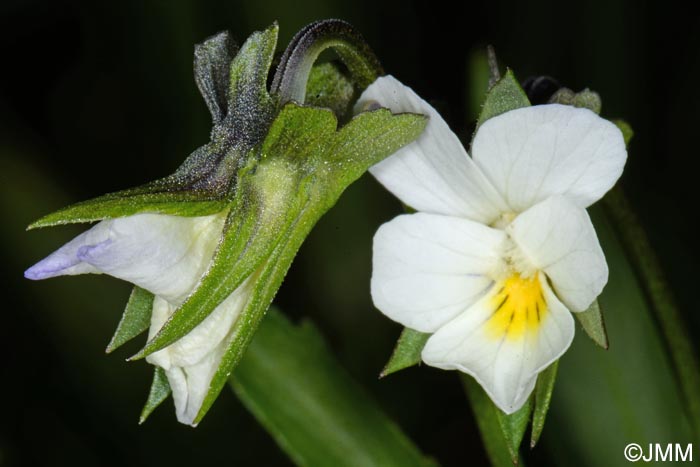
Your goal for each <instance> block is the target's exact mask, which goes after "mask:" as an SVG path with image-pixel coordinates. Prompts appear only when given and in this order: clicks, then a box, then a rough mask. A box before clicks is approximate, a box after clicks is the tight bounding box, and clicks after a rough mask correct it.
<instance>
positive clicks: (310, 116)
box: [25, 20, 426, 425]
mask: <svg viewBox="0 0 700 467" xmlns="http://www.w3.org/2000/svg"><path fill="white" fill-rule="evenodd" d="M276 41H277V25H276V24H275V25H273V26H271V27H270V28H268V29H267V30H265V31H261V32H256V33H254V34H253V35H252V36H251V37H250V38H249V39H248V40H247V41H246V42H245V43H244V44H243V46H242V47H241V48H240V50H238V49H237V48H236V47H235V45H234V44H233V42H232V41H231V40H230V38H229V36H228V34H227V33H221V34H218V35H216V36H214V37H212V38H210V39H208V40H207V41H205V42H204V43H203V44H200V45H199V46H197V48H196V50H195V79H196V81H197V84H198V86H199V89H200V91H201V93H202V95H203V97H204V99H205V101H206V103H207V106H208V107H209V110H210V112H211V115H212V121H213V128H212V131H211V141H210V142H209V143H207V144H206V145H204V146H202V147H201V148H199V149H197V150H196V151H194V153H192V154H191V155H190V157H189V158H188V159H187V160H186V161H185V162H184V163H183V164H182V166H181V167H180V168H179V169H178V170H177V171H176V172H175V173H174V174H172V175H171V176H169V177H165V178H163V179H161V180H157V181H155V182H152V183H149V184H147V185H144V186H142V187H138V188H134V189H131V190H125V191H122V192H117V193H112V194H108V195H104V196H102V197H99V198H96V199H94V200H90V201H86V202H84V203H79V204H76V205H73V206H69V207H67V208H65V209H62V210H60V211H58V212H56V213H53V214H50V215H48V216H45V217H44V218H42V219H40V220H39V221H37V222H35V223H34V224H32V226H30V227H32V228H34V227H46V226H52V225H58V224H66V223H75V222H93V221H101V222H99V223H98V224H97V225H95V226H94V227H93V228H91V229H90V230H88V231H87V232H85V233H83V234H81V235H79V236H78V237H76V238H75V239H74V240H72V241H70V242H69V243H67V244H66V245H64V246H63V247H61V248H60V249H59V250H57V251H56V252H54V253H53V254H51V255H50V256H48V257H47V258H46V259H44V260H42V261H40V262H39V263H37V264H36V265H34V266H32V267H31V268H29V269H28V270H27V271H26V273H25V275H26V277H28V278H29V279H46V278H49V277H54V276H61V275H73V274H85V273H106V274H109V275H112V276H114V277H117V278H120V279H124V280H126V281H129V282H131V283H133V284H135V285H136V286H137V287H138V288H140V289H143V291H145V292H143V293H144V294H150V295H149V298H151V299H152V300H150V301H149V300H146V301H145V302H144V303H146V305H145V306H140V308H139V307H136V308H135V309H136V310H137V311H133V310H131V309H130V308H129V306H127V311H125V313H124V318H123V321H122V323H124V322H125V321H124V320H126V321H129V320H131V322H130V325H128V326H124V327H123V329H125V331H124V334H120V332H121V329H122V326H121V325H120V327H119V329H118V330H117V334H115V337H119V339H118V341H119V343H120V344H121V343H123V342H125V341H126V340H128V339H130V338H132V337H135V336H136V335H137V334H138V333H139V332H140V331H143V330H145V328H146V326H142V324H143V322H144V319H143V318H144V317H145V319H146V320H147V321H150V327H149V333H148V334H149V335H148V342H147V343H146V345H145V347H144V348H143V349H142V350H141V351H140V352H139V353H138V354H137V355H136V356H135V357H132V358H144V357H145V358H146V359H147V360H148V361H149V362H150V363H152V364H154V365H156V366H158V367H159V368H161V369H162V370H164V371H165V374H166V376H167V381H168V383H162V384H164V385H166V387H167V385H168V384H169V389H171V390H172V394H173V398H174V400H175V406H176V413H177V417H178V420H180V421H181V422H183V423H187V424H191V425H196V424H197V423H198V422H199V420H201V418H202V417H203V416H204V414H205V413H206V411H207V410H208V409H209V407H210V406H211V404H212V403H213V401H214V399H215V398H216V396H217V394H218V393H219V391H221V389H222V388H223V387H224V385H225V384H226V381H227V380H228V378H229V376H230V375H231V372H232V370H233V368H234V367H235V365H236V364H237V363H238V361H240V359H241V358H242V355H243V353H244V351H245V349H246V347H247V345H248V343H249V342H250V340H251V339H252V337H253V335H254V333H255V330H256V328H257V326H258V325H259V323H260V320H261V319H262V318H263V316H264V314H265V311H266V310H267V308H268V306H269V305H270V303H271V301H272V299H273V297H274V295H275V293H276V291H277V289H278V288H279V286H280V285H281V282H282V280H283V278H284V275H285V274H286V272H287V269H288V268H289V266H290V264H291V262H292V259H293V258H294V255H295V253H296V251H297V250H298V249H299V247H300V245H301V243H302V242H303V241H304V239H305V238H306V236H307V235H308V233H309V232H310V230H311V228H312V227H313V226H314V225H315V223H316V222H317V221H318V219H319V218H320V217H321V216H322V215H323V214H324V213H325V212H326V211H327V210H328V209H329V208H330V207H332V206H333V205H334V204H335V202H336V201H337V199H338V197H339V196H340V195H341V193H342V192H343V190H344V189H345V188H346V187H347V186H348V185H349V184H351V183H352V182H354V181H355V180H356V179H357V178H358V177H360V176H361V175H362V174H363V173H364V172H365V171H366V170H367V168H368V167H370V166H371V165H373V164H375V163H377V162H378V161H380V160H382V159H383V158H385V157H387V156H388V155H389V154H391V153H392V152H394V151H395V150H397V149H398V148H400V147H401V146H403V145H405V144H406V143H408V142H410V141H412V140H414V139H415V138H416V137H417V136H418V134H420V132H421V131H422V130H423V128H424V126H425V123H426V122H425V118H424V117H423V116H420V115H400V116H397V115H392V113H391V112H389V111H387V110H385V109H383V110H382V109H380V110H376V111H371V112H364V113H363V114H362V115H357V116H355V117H353V118H351V119H349V118H346V117H349V116H347V115H345V113H347V112H348V110H349V107H350V98H351V97H352V96H353V95H356V92H357V91H360V90H362V89H364V88H365V87H366V86H367V85H368V84H369V83H371V82H372V81H373V80H374V79H375V78H376V76H378V75H379V74H381V67H380V66H379V63H378V62H377V60H376V58H375V57H374V55H373V54H372V52H371V51H370V50H369V48H368V47H367V46H366V44H364V42H363V41H362V39H361V37H360V36H359V35H358V34H357V33H355V32H354V31H353V29H352V28H351V27H350V26H349V25H348V24H347V23H344V22H342V21H338V20H328V21H320V22H317V23H313V24H311V25H309V26H307V27H306V28H304V29H302V31H300V33H299V34H298V35H297V36H296V37H295V38H294V40H293V41H292V42H291V44H290V47H289V48H288V49H287V51H286V52H285V54H284V55H283V56H282V59H281V61H280V65H279V66H278V68H277V70H276V72H275V76H274V79H273V80H272V86H270V88H269V89H268V75H269V71H270V66H271V64H272V59H273V55H274V53H275V46H276ZM334 46H341V48H342V49H343V50H342V51H340V52H339V55H340V56H341V58H342V57H346V58H347V57H350V56H351V57H350V58H351V59H348V60H346V61H347V62H348V63H347V67H348V69H349V71H350V73H349V74H343V73H342V72H341V71H340V69H339V68H336V67H334V66H332V65H331V64H326V65H323V66H321V67H319V68H316V69H314V68H312V65H313V63H314V61H315V59H316V58H317V56H318V54H320V53H321V52H322V51H323V50H324V49H326V48H328V47H334ZM344 54H345V55H344ZM348 54H350V55H348ZM307 85H308V86H309V87H311V88H312V90H313V92H312V93H310V97H309V99H307V98H306V92H307ZM314 99H316V100H314ZM320 103H323V104H326V105H318V104H320ZM305 104H309V105H305ZM315 104H316V105H315ZM339 118H340V119H342V121H344V122H345V123H344V124H343V125H339V123H338V122H339ZM140 289H137V291H138V290H140ZM141 305H143V304H141ZM132 312H133V313H132ZM133 316H137V317H136V318H133ZM158 375H159V373H158V372H156V378H155V380H154V381H155V382H159V381H161V380H162V378H159V377H158ZM160 400H162V399H160ZM160 400H159V401H158V402H160Z"/></svg>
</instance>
